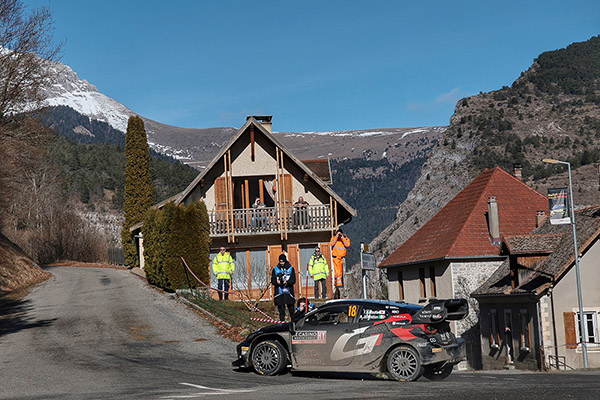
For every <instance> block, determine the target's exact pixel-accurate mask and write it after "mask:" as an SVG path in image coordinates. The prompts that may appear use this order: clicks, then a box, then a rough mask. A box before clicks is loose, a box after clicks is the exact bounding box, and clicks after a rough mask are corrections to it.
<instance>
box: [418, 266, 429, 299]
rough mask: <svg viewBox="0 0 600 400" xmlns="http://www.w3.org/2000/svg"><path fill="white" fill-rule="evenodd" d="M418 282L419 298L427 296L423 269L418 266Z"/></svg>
mask: <svg viewBox="0 0 600 400" xmlns="http://www.w3.org/2000/svg"><path fill="white" fill-rule="evenodd" d="M419 283H420V286H421V298H426V297H427V290H426V288H425V269H424V268H419Z"/></svg>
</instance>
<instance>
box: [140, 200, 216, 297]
mask: <svg viewBox="0 0 600 400" xmlns="http://www.w3.org/2000/svg"><path fill="white" fill-rule="evenodd" d="M143 233H144V261H145V270H146V276H147V277H148V282H149V283H151V284H153V285H156V286H159V287H161V288H163V289H166V290H170V291H174V290H176V289H180V288H182V287H190V288H195V287H198V286H200V283H199V282H198V281H196V279H195V278H194V277H192V276H191V274H189V273H188V271H187V270H186V269H185V266H184V265H183V261H182V260H181V258H182V257H183V258H184V259H185V261H186V263H187V265H188V266H189V267H190V269H191V270H192V271H193V273H194V274H195V275H196V276H197V277H198V278H199V279H200V280H201V281H202V282H205V283H208V282H209V280H210V275H209V267H210V259H209V256H210V236H209V221H208V213H207V211H206V206H205V205H204V202H194V203H192V204H190V205H189V206H184V205H178V206H176V205H175V204H173V203H168V204H167V205H165V206H164V207H163V209H162V210H156V209H152V210H150V211H148V212H147V213H146V216H145V218H144V228H143Z"/></svg>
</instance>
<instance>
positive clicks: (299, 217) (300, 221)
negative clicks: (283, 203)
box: [294, 196, 309, 228]
mask: <svg viewBox="0 0 600 400" xmlns="http://www.w3.org/2000/svg"><path fill="white" fill-rule="evenodd" d="M308 205H309V204H308V202H307V201H305V200H304V198H303V197H302V196H300V197H298V201H297V202H295V203H294V226H295V227H297V228H300V227H303V228H304V227H307V226H308V209H307V207H308Z"/></svg>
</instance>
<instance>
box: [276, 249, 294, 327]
mask: <svg viewBox="0 0 600 400" xmlns="http://www.w3.org/2000/svg"><path fill="white" fill-rule="evenodd" d="M295 283H296V271H295V270H294V267H292V264H290V262H289V261H288V260H287V258H286V257H285V254H281V255H280V256H279V263H278V264H277V265H276V266H274V267H273V272H272V273H271V284H272V285H273V291H274V292H275V297H274V298H273V301H274V302H275V305H276V306H277V310H278V311H279V320H280V321H285V306H287V308H288V311H289V313H290V318H291V317H292V315H294V303H295V302H296V298H295V297H294V284H295Z"/></svg>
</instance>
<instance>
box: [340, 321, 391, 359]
mask: <svg viewBox="0 0 600 400" xmlns="http://www.w3.org/2000/svg"><path fill="white" fill-rule="evenodd" d="M368 328H369V327H368V326H365V327H364V328H358V329H355V330H353V331H352V332H350V333H344V334H343V335H342V336H340V338H339V339H338V340H337V341H336V342H335V344H334V345H333V349H331V361H340V360H343V359H345V358H349V357H355V356H359V355H361V354H368V353H370V352H372V351H373V348H374V347H375V346H379V345H380V344H381V338H382V337H383V334H381V333H378V334H375V335H371V336H368V337H364V338H360V339H358V340H357V341H356V348H355V349H354V350H348V351H344V347H346V343H348V341H349V340H350V339H352V338H353V337H354V336H357V335H360V334H361V333H363V332H364V331H366V330H367V329H368Z"/></svg>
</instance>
